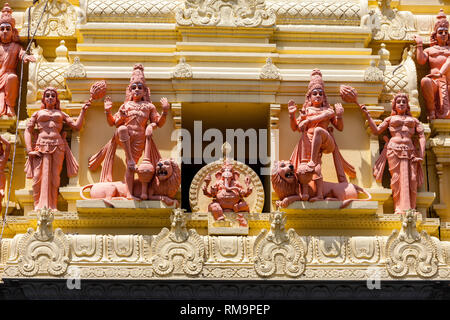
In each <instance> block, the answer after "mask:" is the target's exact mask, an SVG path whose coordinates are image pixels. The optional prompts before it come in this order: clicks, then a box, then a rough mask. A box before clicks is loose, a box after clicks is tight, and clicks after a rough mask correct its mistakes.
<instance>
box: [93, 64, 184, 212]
mask: <svg viewBox="0 0 450 320" xmlns="http://www.w3.org/2000/svg"><path fill="white" fill-rule="evenodd" d="M112 105H113V104H112V101H111V99H110V98H109V97H106V99H105V114H106V120H107V122H108V124H109V125H110V126H115V127H117V129H116V131H115V133H114V136H113V137H112V138H111V140H110V141H109V142H108V143H107V144H106V145H105V146H104V147H103V148H102V149H101V150H100V151H99V152H98V153H97V154H95V155H93V156H92V157H91V158H90V159H89V168H90V169H91V170H95V169H96V168H98V167H99V166H100V164H101V163H102V162H103V160H105V161H104V163H103V167H102V171H101V177H100V183H99V184H96V185H92V190H91V197H93V198H107V199H111V198H114V197H119V198H127V199H136V200H161V201H163V202H164V203H166V204H167V205H178V201H177V200H176V199H174V197H175V194H176V192H177V190H178V188H179V186H180V183H181V174H180V169H179V166H178V164H177V163H176V162H175V161H173V160H172V159H161V155H160V153H159V151H158V148H157V147H156V144H155V142H154V141H153V138H152V135H153V130H154V129H155V128H157V127H159V128H160V127H162V126H163V125H164V123H165V122H166V117H167V114H168V110H169V108H170V104H169V102H168V101H167V99H166V98H161V105H162V110H163V112H162V114H161V115H160V114H159V113H158V112H157V110H156V107H155V106H154V105H153V104H152V102H151V100H150V89H149V88H148V87H147V85H146V84H145V77H144V67H143V66H142V65H141V64H136V65H135V66H134V69H133V74H132V76H131V80H130V84H129V86H128V87H127V89H126V98H125V102H124V103H123V104H122V106H120V108H119V111H118V112H117V113H116V114H114V115H112V114H111V108H112ZM149 121H150V123H148V122H149ZM117 145H120V146H121V147H122V148H123V149H124V150H125V157H126V163H127V167H126V171H125V179H124V180H125V185H123V183H122V182H112V169H113V162H114V156H115V153H116V148H117ZM142 153H144V159H143V161H142V163H141V165H139V167H138V166H137V163H138V161H139V159H140V158H141V156H142ZM135 173H137V174H138V180H135V178H134V176H135ZM108 190H109V191H108ZM121 190H122V191H121Z"/></svg>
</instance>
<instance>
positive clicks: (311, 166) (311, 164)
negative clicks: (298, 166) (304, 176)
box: [306, 160, 316, 172]
mask: <svg viewBox="0 0 450 320" xmlns="http://www.w3.org/2000/svg"><path fill="white" fill-rule="evenodd" d="M315 167H316V164H315V163H314V161H312V160H311V161H309V162H308V163H307V164H306V172H313V171H314V168H315Z"/></svg>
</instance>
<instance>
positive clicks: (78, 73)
mask: <svg viewBox="0 0 450 320" xmlns="http://www.w3.org/2000/svg"><path fill="white" fill-rule="evenodd" d="M64 78H66V79H67V78H86V68H85V67H84V65H83V64H82V63H81V62H80V58H79V57H75V58H74V59H73V63H72V64H71V65H70V66H69V67H68V68H67V70H66V72H65V74H64Z"/></svg>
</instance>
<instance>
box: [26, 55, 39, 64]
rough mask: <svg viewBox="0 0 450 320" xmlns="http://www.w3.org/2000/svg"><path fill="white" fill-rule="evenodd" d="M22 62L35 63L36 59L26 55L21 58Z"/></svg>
mask: <svg viewBox="0 0 450 320" xmlns="http://www.w3.org/2000/svg"><path fill="white" fill-rule="evenodd" d="M23 62H24V63H27V62H36V58H35V57H34V56H33V55H32V54H30V55H28V54H26V55H24V56H23Z"/></svg>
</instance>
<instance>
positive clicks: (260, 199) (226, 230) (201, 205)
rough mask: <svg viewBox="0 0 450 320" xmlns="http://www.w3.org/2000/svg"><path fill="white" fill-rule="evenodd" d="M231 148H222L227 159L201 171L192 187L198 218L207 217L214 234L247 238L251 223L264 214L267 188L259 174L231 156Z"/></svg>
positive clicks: (228, 146) (192, 199)
mask: <svg viewBox="0 0 450 320" xmlns="http://www.w3.org/2000/svg"><path fill="white" fill-rule="evenodd" d="M230 148H231V146H230V145H228V143H225V144H224V145H223V146H222V151H223V152H224V154H223V158H221V159H219V160H217V161H214V162H212V163H209V164H207V165H206V166H204V167H203V168H201V169H200V170H199V171H198V172H197V173H196V175H195V176H194V179H193V180H192V183H191V186H190V188H189V204H190V209H191V211H192V213H193V214H194V215H196V214H199V217H204V216H205V215H206V216H207V220H208V234H210V235H247V234H248V232H249V220H250V221H251V220H252V219H254V218H255V217H256V216H257V215H258V214H260V213H261V212H262V211H263V207H264V188H263V185H262V182H261V179H260V178H259V177H258V175H257V174H256V172H255V171H253V169H252V168H250V167H249V166H248V165H246V164H245V163H242V162H240V161H236V160H234V159H233V158H232V157H230Z"/></svg>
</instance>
